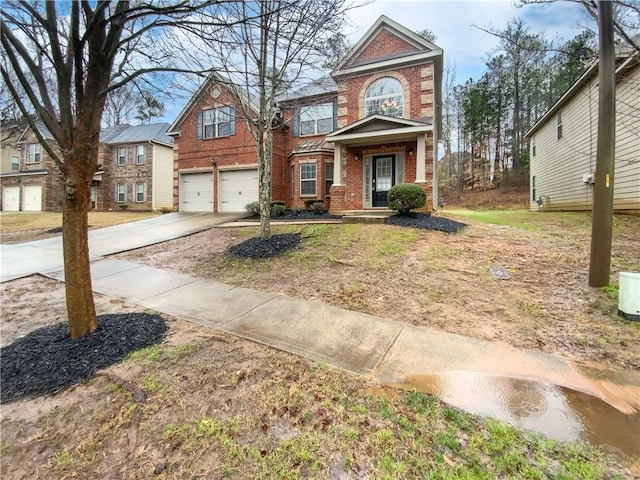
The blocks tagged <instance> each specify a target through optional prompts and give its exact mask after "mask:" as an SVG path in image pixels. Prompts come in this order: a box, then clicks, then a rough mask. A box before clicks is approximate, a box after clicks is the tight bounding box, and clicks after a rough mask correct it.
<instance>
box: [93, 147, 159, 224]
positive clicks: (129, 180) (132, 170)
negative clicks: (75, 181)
mask: <svg viewBox="0 0 640 480" xmlns="http://www.w3.org/2000/svg"><path fill="white" fill-rule="evenodd" d="M138 145H144V147H145V156H144V163H141V164H139V163H137V147H138ZM119 148H124V149H126V162H125V164H124V165H118V163H117V162H118V159H117V156H118V151H119V150H118V149H119ZM98 155H99V159H100V160H99V163H100V162H102V167H103V169H104V174H103V176H102V182H100V185H99V187H98V188H99V190H98V205H96V209H97V210H116V209H119V208H120V205H121V203H119V202H118V201H117V198H116V186H117V185H118V184H124V185H125V186H126V200H125V201H124V202H123V203H124V204H126V205H127V210H137V211H143V210H151V209H152V207H153V202H152V198H153V197H152V195H153V181H152V179H153V178H152V175H153V145H151V144H149V143H140V144H119V145H106V144H100V153H99V154H98ZM139 183H142V184H143V185H144V188H145V194H144V201H142V202H139V201H137V196H136V185H137V184H139Z"/></svg>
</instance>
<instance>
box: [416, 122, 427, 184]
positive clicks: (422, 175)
mask: <svg viewBox="0 0 640 480" xmlns="http://www.w3.org/2000/svg"><path fill="white" fill-rule="evenodd" d="M416 141H417V143H418V144H417V145H416V183H419V182H426V181H427V177H426V159H427V153H426V143H425V139H424V133H422V134H420V135H418V138H416Z"/></svg>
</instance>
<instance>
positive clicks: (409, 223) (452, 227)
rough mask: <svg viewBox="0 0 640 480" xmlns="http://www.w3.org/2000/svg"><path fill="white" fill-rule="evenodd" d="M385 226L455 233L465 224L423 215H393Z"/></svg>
mask: <svg viewBox="0 0 640 480" xmlns="http://www.w3.org/2000/svg"><path fill="white" fill-rule="evenodd" d="M387 224H389V225H397V226H399V227H413V228H424V229H426V230H439V231H441V232H447V233H456V232H457V231H458V230H460V229H461V228H463V227H466V226H467V224H466V223H460V222H456V221H455V220H449V219H448V218H442V217H431V216H429V215H425V214H424V213H410V214H409V215H393V216H391V217H389V218H388V219H387Z"/></svg>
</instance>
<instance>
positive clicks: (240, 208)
mask: <svg viewBox="0 0 640 480" xmlns="http://www.w3.org/2000/svg"><path fill="white" fill-rule="evenodd" d="M257 201H258V170H228V171H222V172H220V197H219V202H220V204H219V205H218V211H220V212H244V211H245V208H244V207H245V206H246V205H247V204H248V203H251V202H257Z"/></svg>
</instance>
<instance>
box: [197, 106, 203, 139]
mask: <svg viewBox="0 0 640 480" xmlns="http://www.w3.org/2000/svg"><path fill="white" fill-rule="evenodd" d="M197 122H198V124H197V125H196V138H197V139H198V140H202V111H200V112H198V120H197Z"/></svg>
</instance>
